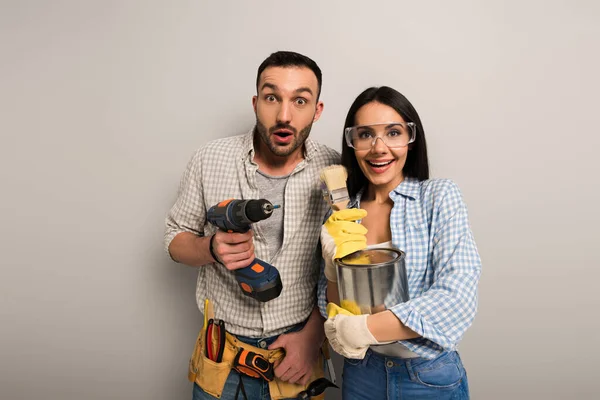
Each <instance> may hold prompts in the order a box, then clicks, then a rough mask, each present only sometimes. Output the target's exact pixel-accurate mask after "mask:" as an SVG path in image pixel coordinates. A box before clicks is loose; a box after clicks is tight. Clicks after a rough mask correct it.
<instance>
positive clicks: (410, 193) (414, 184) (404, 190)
mask: <svg viewBox="0 0 600 400" xmlns="http://www.w3.org/2000/svg"><path fill="white" fill-rule="evenodd" d="M420 186H421V185H420V183H419V180H418V179H416V178H405V179H404V180H403V181H402V182H400V184H399V185H398V186H396V188H395V189H394V190H392V191H391V193H390V197H391V198H392V200H395V198H396V197H397V196H398V195H400V196H405V197H409V198H411V199H413V200H415V199H416V198H417V197H418V196H419V192H420V190H421V188H420ZM365 189H366V188H364V187H363V188H362V189H360V190H359V191H358V193H356V197H355V198H353V199H351V200H350V202H349V203H348V208H353V207H358V206H359V205H360V198H361V197H362V195H363V194H364V192H365Z"/></svg>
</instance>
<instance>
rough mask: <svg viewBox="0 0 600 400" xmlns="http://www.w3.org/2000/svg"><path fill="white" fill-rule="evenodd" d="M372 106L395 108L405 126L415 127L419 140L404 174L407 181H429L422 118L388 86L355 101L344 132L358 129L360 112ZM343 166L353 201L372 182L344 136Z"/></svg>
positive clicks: (407, 160) (361, 96) (410, 150)
mask: <svg viewBox="0 0 600 400" xmlns="http://www.w3.org/2000/svg"><path fill="white" fill-rule="evenodd" d="M373 102H377V103H381V104H385V105H386V106H389V107H392V108H393V109H394V110H396V112H397V113H398V114H400V115H401V116H402V118H404V121H405V122H414V123H415V125H416V130H417V136H416V138H415V141H414V142H413V143H411V144H409V151H408V154H407V156H406V163H405V164H404V168H403V169H402V172H403V173H404V176H405V177H413V178H417V179H418V180H420V181H423V180H425V179H429V161H428V159H427V144H426V143H425V131H424V129H423V124H421V118H419V114H418V113H417V110H415V108H414V107H413V105H412V104H411V103H410V101H408V99H407V98H406V97H404V95H402V94H401V93H400V92H398V91H396V90H394V89H392V88H391V87H387V86H381V87H371V88H368V89H367V90H365V91H364V92H362V93H361V94H360V95H358V97H357V98H356V100H354V103H352V106H351V107H350V110H349V111H348V115H347V116H346V122H345V123H344V130H345V129H346V128H348V127H351V126H355V125H356V120H355V119H356V113H357V112H358V110H359V109H360V108H361V107H362V106H364V105H366V104H369V103H373ZM381 122H389V121H381ZM342 165H343V166H344V167H346V169H347V170H348V181H347V185H348V192H349V193H350V196H351V197H354V196H356V194H357V193H358V192H359V191H360V190H361V189H362V188H364V187H366V186H367V185H368V184H369V181H368V179H367V177H366V176H365V175H364V174H363V172H362V170H361V169H360V166H359V165H358V161H357V160H356V155H355V154H354V149H353V148H351V147H349V146H348V145H347V144H346V140H345V138H344V136H343V135H342Z"/></svg>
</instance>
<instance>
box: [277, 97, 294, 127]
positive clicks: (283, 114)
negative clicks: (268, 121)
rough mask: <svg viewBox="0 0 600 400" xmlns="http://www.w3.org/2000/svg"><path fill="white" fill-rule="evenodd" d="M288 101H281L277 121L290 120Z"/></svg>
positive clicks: (285, 122)
mask: <svg viewBox="0 0 600 400" xmlns="http://www.w3.org/2000/svg"><path fill="white" fill-rule="evenodd" d="M290 107H291V105H290V103H288V102H285V101H284V102H282V103H281V107H279V112H278V113H277V122H280V123H284V124H289V123H290V122H291V121H292V111H291V110H290Z"/></svg>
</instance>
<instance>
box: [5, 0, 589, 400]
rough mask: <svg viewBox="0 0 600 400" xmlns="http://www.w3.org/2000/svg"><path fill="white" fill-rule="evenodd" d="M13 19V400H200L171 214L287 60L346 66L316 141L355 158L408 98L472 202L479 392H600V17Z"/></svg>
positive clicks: (438, 165) (463, 10)
mask: <svg viewBox="0 0 600 400" xmlns="http://www.w3.org/2000/svg"><path fill="white" fill-rule="evenodd" d="M0 4H1V5H0V7H1V8H0V57H1V60H0V132H1V133H2V142H1V143H2V145H1V146H0V149H1V150H0V177H1V192H2V196H1V197H0V205H1V210H2V212H1V213H0V227H1V232H2V233H1V236H0V246H1V250H2V252H1V256H0V262H1V266H2V268H1V276H0V296H1V301H0V312H1V323H0V324H1V325H0V398H2V399H33V398H44V399H49V400H53V399H80V398H83V399H90V400H92V399H146V400H149V399H161V400H163V399H188V398H190V394H191V385H190V384H189V383H188V382H187V380H186V368H187V360H188V357H189V354H190V352H191V350H192V345H193V342H194V339H195V336H196V334H197V331H198V329H199V327H200V325H201V314H200V313H199V311H198V310H197V307H196V304H195V299H194V287H195V278H196V272H195V270H194V269H193V268H188V267H184V266H180V265H176V264H174V263H172V262H171V261H170V260H169V259H168V257H167V256H166V254H165V253H163V250H162V236H163V218H164V215H165V213H166V212H167V210H168V209H169V207H170V206H171V204H172V202H173V201H174V197H175V192H176V187H177V185H178V182H179V179H180V176H181V174H182V172H183V169H184V166H185V164H186V163H187V161H188V159H189V157H190V156H191V154H192V152H193V150H194V149H196V148H198V147H200V146H202V145H203V144H205V143H206V142H208V141H209V140H211V139H215V138H219V137H222V136H229V135H234V134H239V133H242V132H244V131H245V130H246V129H248V128H249V127H251V126H252V123H253V121H254V115H253V112H252V108H251V96H252V95H253V94H254V93H255V87H254V81H255V77H256V75H255V74H256V68H257V67H258V65H259V63H260V62H261V61H262V60H263V59H264V58H265V57H266V56H267V55H268V54H269V53H271V52H273V51H275V50H283V49H289V50H295V51H299V52H302V53H305V54H307V55H309V56H310V57H312V58H313V59H314V60H316V61H317V62H318V63H319V64H320V66H321V68H322V69H323V72H324V85H323V94H322V99H323V100H324V102H325V110H324V113H323V116H322V118H321V120H320V121H319V122H318V123H317V124H315V126H314V128H313V133H312V135H313V137H314V138H316V139H318V140H320V141H322V142H324V143H326V144H329V145H331V146H332V147H334V148H336V149H338V150H339V149H340V140H341V127H342V124H343V120H344V117H345V113H346V112H347V109H348V107H349V105H350V103H351V102H352V101H353V99H354V98H355V97H356V95H357V94H358V93H359V92H360V91H362V90H363V89H364V88H366V87H367V86H372V85H389V86H392V87H394V88H396V89H398V90H400V91H401V92H403V93H404V94H405V95H406V96H407V97H408V98H409V99H411V101H412V102H413V103H414V105H415V106H416V108H417V110H418V111H419V112H420V114H421V118H422V120H423V121H424V125H425V129H426V133H427V140H428V144H429V149H430V156H431V163H432V169H433V175H434V176H435V177H448V178H452V179H454V180H455V181H456V182H458V184H459V185H460V187H461V188H462V190H463V193H464V196H465V199H466V201H467V204H468V206H469V210H470V219H471V223H472V228H473V231H474V233H475V238H476V240H477V243H478V245H479V249H480V252H481V256H482V258H483V268H484V269H483V277H482V281H481V285H480V311H479V315H478V316H477V318H476V320H475V324H474V325H473V327H472V328H471V329H470V330H469V331H468V333H467V335H466V337H465V338H464V340H463V342H462V344H461V346H460V350H461V354H462V357H463V360H464V362H465V364H466V367H467V370H468V373H469V379H470V384H471V389H472V395H473V398H475V399H508V398H510V399H533V398H539V399H542V398H543V399H563V398H567V397H570V398H581V399H583V398H591V397H593V393H594V390H595V388H596V387H597V384H596V379H597V372H598V371H597V367H596V366H597V358H598V356H600V354H599V352H598V345H597V337H598V334H597V332H598V331H597V329H598V323H597V321H596V318H597V317H594V315H597V309H598V306H599V301H598V294H597V293H598V278H599V274H598V268H599V267H600V256H599V252H598V245H597V243H596V242H597V239H598V236H599V235H598V226H599V224H600V218H599V212H598V208H597V207H598V204H599V203H600V195H599V189H598V183H597V174H598V171H599V170H600V168H598V164H599V163H598V156H597V152H598V147H599V145H600V141H599V139H598V134H599V133H600V132H599V130H598V123H597V121H598V110H597V109H598V105H599V102H598V93H600V80H599V78H598V71H600V61H599V56H598V48H599V44H600V24H599V23H598V21H599V15H600V5H599V3H597V2H595V1H592V0H590V1H499V0H494V1H492V0H490V1H487V2H479V1H474V0H473V1H469V0H457V1H454V2H443V1H437V2H404V1H369V2H367V1H303V2H293V3H292V2H285V1H254V2H242V1H238V2H233V1H228V2H225V1H224V2H202V1H191V0H188V1H170V2H159V1H141V0H137V1H134V0H129V1H75V0H71V1H69V0H63V1H53V2H49V1H23V0H22V1H2V2H1V3H0ZM338 361H339V360H338ZM339 372H340V371H339V370H338V374H339ZM331 398H336V396H331ZM337 398H339V397H337Z"/></svg>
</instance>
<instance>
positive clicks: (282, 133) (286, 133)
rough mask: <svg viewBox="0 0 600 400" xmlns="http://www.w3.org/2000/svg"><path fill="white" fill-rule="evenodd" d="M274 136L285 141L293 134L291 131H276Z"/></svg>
mask: <svg viewBox="0 0 600 400" xmlns="http://www.w3.org/2000/svg"><path fill="white" fill-rule="evenodd" d="M273 135H275V136H278V137H280V138H284V139H285V138H286V137H288V136H292V135H293V133H292V132H291V131H288V130H281V131H275V132H273Z"/></svg>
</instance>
